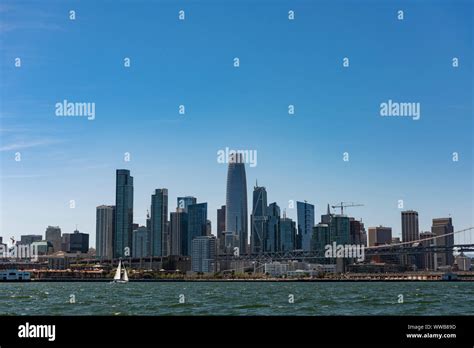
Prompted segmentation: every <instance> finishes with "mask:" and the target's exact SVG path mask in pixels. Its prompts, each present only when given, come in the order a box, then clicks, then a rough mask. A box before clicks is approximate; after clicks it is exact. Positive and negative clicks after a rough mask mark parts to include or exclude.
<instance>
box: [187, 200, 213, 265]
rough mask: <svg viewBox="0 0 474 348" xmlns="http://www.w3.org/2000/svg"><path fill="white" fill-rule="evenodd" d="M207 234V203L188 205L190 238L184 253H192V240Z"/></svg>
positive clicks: (188, 254)
mask: <svg viewBox="0 0 474 348" xmlns="http://www.w3.org/2000/svg"><path fill="white" fill-rule="evenodd" d="M206 234H207V203H197V204H191V205H190V206H188V238H187V243H186V245H185V247H184V250H183V255H186V256H190V255H191V247H192V241H193V239H194V238H196V237H202V236H206Z"/></svg>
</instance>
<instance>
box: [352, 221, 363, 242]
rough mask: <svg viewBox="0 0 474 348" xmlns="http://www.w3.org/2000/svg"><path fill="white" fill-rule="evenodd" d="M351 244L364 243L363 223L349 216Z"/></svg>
mask: <svg viewBox="0 0 474 348" xmlns="http://www.w3.org/2000/svg"><path fill="white" fill-rule="evenodd" d="M349 225H350V238H351V244H354V245H365V241H364V234H363V232H364V224H363V223H362V222H361V221H359V220H356V219H354V218H352V217H351V218H349Z"/></svg>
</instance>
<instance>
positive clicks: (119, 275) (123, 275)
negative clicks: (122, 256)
mask: <svg viewBox="0 0 474 348" xmlns="http://www.w3.org/2000/svg"><path fill="white" fill-rule="evenodd" d="M122 271H123V272H122ZM113 283H128V274H127V269H126V268H125V266H123V269H122V260H120V261H119V264H118V267H117V271H116V272H115V276H114V281H113Z"/></svg>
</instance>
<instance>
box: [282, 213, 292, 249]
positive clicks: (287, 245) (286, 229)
mask: <svg viewBox="0 0 474 348" xmlns="http://www.w3.org/2000/svg"><path fill="white" fill-rule="evenodd" d="M279 231H280V247H279V250H280V251H293V250H295V249H296V223H295V222H294V221H293V220H292V219H290V218H287V217H286V214H283V217H282V218H281V219H280V226H279Z"/></svg>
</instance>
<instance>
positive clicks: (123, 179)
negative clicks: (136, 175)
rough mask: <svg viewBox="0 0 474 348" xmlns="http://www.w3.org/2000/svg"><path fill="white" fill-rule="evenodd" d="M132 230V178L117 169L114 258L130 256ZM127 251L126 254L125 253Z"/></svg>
mask: <svg viewBox="0 0 474 348" xmlns="http://www.w3.org/2000/svg"><path fill="white" fill-rule="evenodd" d="M132 230H133V177H132V176H130V171H129V170H126V169H117V172H116V189H115V231H114V232H115V234H114V236H113V240H114V248H113V255H114V258H119V257H124V256H126V254H128V255H130V254H131V252H132V250H131V247H132ZM127 251H128V252H127Z"/></svg>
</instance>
